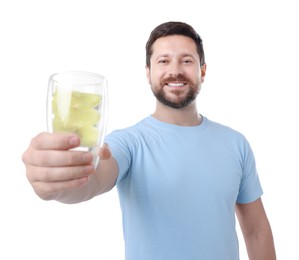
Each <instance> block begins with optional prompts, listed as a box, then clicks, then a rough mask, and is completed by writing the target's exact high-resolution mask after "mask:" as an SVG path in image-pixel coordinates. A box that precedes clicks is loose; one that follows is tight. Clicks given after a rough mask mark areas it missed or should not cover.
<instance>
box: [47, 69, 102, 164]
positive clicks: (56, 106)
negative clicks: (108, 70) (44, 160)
mask: <svg viewBox="0 0 299 260" xmlns="http://www.w3.org/2000/svg"><path fill="white" fill-rule="evenodd" d="M47 127H48V131H49V132H52V133H67V132H72V133H76V134H77V135H79V137H80V147H77V148H75V150H81V151H90V152H92V153H93V155H94V161H93V162H94V166H95V167H96V166H97V164H98V152H99V149H100V147H101V146H102V145H103V142H104V137H105V134H106V127H107V80H106V78H105V77H103V76H101V75H98V74H94V73H89V72H64V73H57V74H54V75H52V76H51V77H50V79H49V86H48V96H47Z"/></svg>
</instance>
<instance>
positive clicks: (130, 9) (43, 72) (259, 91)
mask: <svg viewBox="0 0 299 260" xmlns="http://www.w3.org/2000/svg"><path fill="white" fill-rule="evenodd" d="M296 2H297V1H296V0H294V1H291V0H280V1H276V0H271V1H270V0H269V1H265V0H264V1H263V0H251V1H240V0H227V1H222V0H219V1H213V0H209V1H207V0H205V1H200V0H194V1H188V0H185V1H181V0H170V1H168V0H165V1H161V0H160V1H137V0H136V1H132V0H127V1H122V0H115V1H112V0H111V1H108V0H106V1H100V0H98V1H92V0H82V1H78V0H69V1H65V0H51V1H43V0H35V1H34V0H27V1H22V0H19V1H16V0H9V1H8V0H7V1H5V0H4V1H1V3H0V29H1V30H0V34H1V39H0V47H1V48H0V65H1V70H0V79H1V81H0V84H1V92H0V93H1V101H0V106H1V107H0V113H1V114H0V118H1V128H0V129H1V130H0V131H1V144H2V147H1V156H0V160H1V182H0V200H1V201H0V207H1V213H0V239H1V240H0V259H5V260H11V259H13V260H15V259H31V260H40V259H43V260H48V259H49V260H50V259H51V260H52V259H56V260H62V259H89V260H93V259H107V260H110V259H113V260H114V259H115V260H116V259H117V260H119V259H123V253H124V250H123V238H122V227H121V212H120V210H119V203H118V198H117V193H116V190H115V189H114V190H113V191H111V192H110V193H107V194H104V195H102V196H100V197H97V198H95V199H93V200H91V201H89V202H86V203H81V204H77V205H64V204H59V203H57V202H45V201H42V200H40V199H39V198H38V197H37V196H36V195H35V194H34V192H33V191H32V189H31V186H30V185H29V183H28V182H27V179H26V176H25V168H24V166H23V164H22V161H21V155H22V153H23V152H24V151H25V149H26V147H27V146H28V144H29V142H30V139H31V138H32V137H33V136H35V135H36V134H37V133H39V132H41V131H45V130H46V129H45V97H46V89H47V83H48V78H49V76H50V74H52V73H55V72H59V71H65V70H83V71H90V72H95V73H100V74H103V75H105V76H106V77H107V78H108V80H109V91H110V97H109V103H110V110H109V127H108V132H110V131H112V130H113V129H117V128H122V127H126V126H129V125H131V124H133V123H135V122H137V121H138V120H140V119H141V118H143V117H144V116H147V115H149V114H150V113H152V112H153V109H154V105H155V101H154V98H153V97H152V94H151V92H150V90H149V86H148V83H147V81H146V77H145V69H144V67H145V50H144V46H145V42H146V41H147V38H148V36H149V34H150V32H151V30H152V29H153V28H154V27H155V26H157V25H158V24H160V23H162V22H166V21H169V20H179V21H184V22H187V23H190V24H191V25H192V26H193V27H194V28H195V29H196V30H197V31H198V32H199V34H200V35H201V36H202V38H203V41H204V47H205V52H206V62H207V75H206V81H205V83H204V84H203V89H202V92H201V93H200V97H199V99H198V107H199V112H200V113H202V114H203V115H205V116H207V117H208V118H210V119H211V120H215V121H218V122H221V123H223V124H226V125H229V126H231V127H233V128H235V129H237V130H239V131H241V132H242V133H243V134H244V135H245V136H246V137H247V139H248V140H249V141H250V143H251V145H252V147H253V150H254V152H255V156H256V160H257V166H258V169H259V174H260V179H261V181H262V185H263V188H264V193H265V194H264V196H263V201H264V204H265V208H266V210H267V213H268V217H269V219H270V222H271V225H272V229H273V233H274V237H275V244H276V250H277V255H278V259H283V260H289V259H292V260H293V259H299V251H298V232H299V230H298V227H299V226H298V219H299V213H298V212H299V211H298V198H299V196H298V183H297V182H298V174H299V166H298V146H299V139H298V133H299V127H298V122H297V121H298V111H299V109H298V107H299V105H298V91H297V89H298V87H299V79H298V78H299V67H298V61H299V51H298V46H299V39H298V24H299V18H298V17H299V16H298V7H297V4H296ZM238 232H239V231H238ZM240 247H241V249H240V250H241V259H247V257H246V251H245V248H244V244H243V240H242V236H240ZM215 250H217V249H215Z"/></svg>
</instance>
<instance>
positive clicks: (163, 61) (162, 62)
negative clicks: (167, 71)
mask: <svg viewBox="0 0 299 260" xmlns="http://www.w3.org/2000/svg"><path fill="white" fill-rule="evenodd" d="M167 62H168V61H167V60H166V59H160V60H158V63H159V64H166V63H167Z"/></svg>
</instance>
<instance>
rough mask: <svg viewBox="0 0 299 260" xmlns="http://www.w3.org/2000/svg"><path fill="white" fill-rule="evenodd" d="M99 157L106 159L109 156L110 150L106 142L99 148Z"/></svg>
mask: <svg viewBox="0 0 299 260" xmlns="http://www.w3.org/2000/svg"><path fill="white" fill-rule="evenodd" d="M99 155H100V159H101V160H108V159H110V158H111V151H110V149H109V146H108V144H106V143H105V144H103V146H102V147H101V150H100V154H99Z"/></svg>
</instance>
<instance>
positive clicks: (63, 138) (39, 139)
mask: <svg viewBox="0 0 299 260" xmlns="http://www.w3.org/2000/svg"><path fill="white" fill-rule="evenodd" d="M79 145H80V138H79V136H78V135H76V134H73V133H41V134H38V135H37V136H36V137H35V138H33V139H32V141H31V146H32V147H33V148H34V149H36V150H68V149H72V148H75V147H77V146H79Z"/></svg>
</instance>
